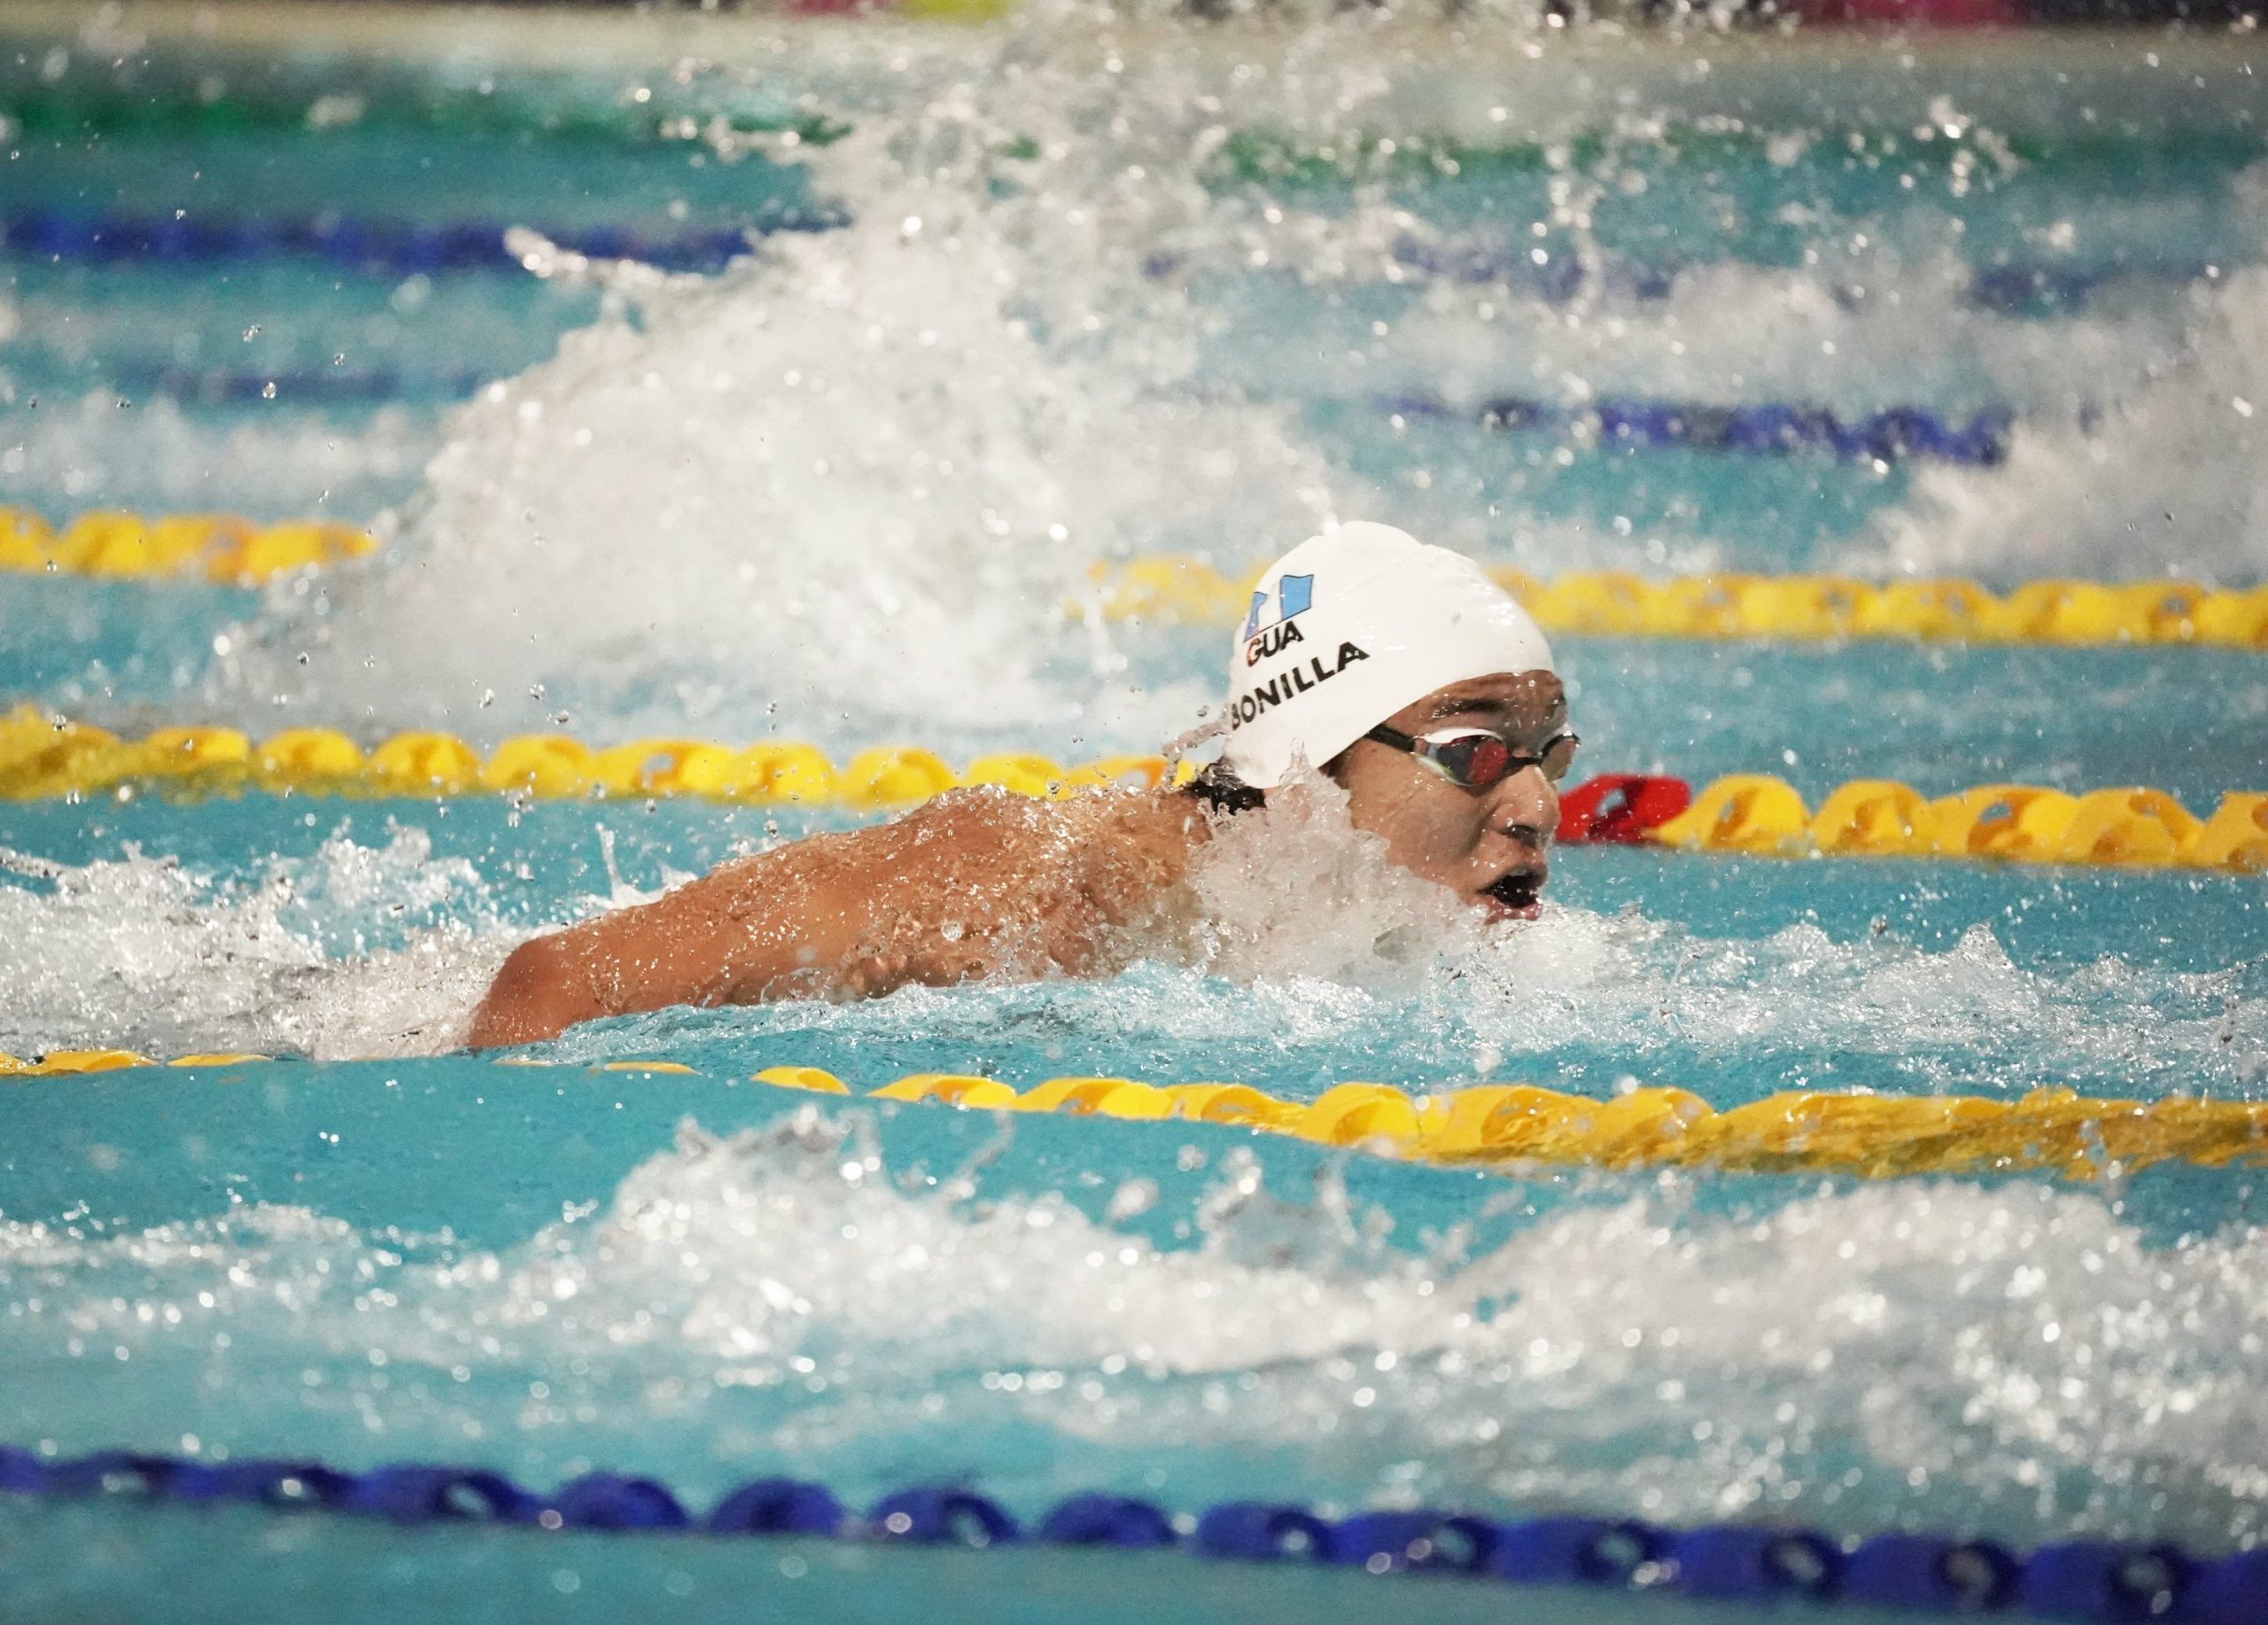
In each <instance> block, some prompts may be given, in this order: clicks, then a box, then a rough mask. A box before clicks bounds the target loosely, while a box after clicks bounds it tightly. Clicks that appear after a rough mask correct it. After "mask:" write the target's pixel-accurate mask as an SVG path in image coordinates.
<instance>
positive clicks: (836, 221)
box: [0, 207, 843, 274]
mask: <svg viewBox="0 0 2268 1625" xmlns="http://www.w3.org/2000/svg"><path fill="white" fill-rule="evenodd" d="M842 223H843V222H842V217H841V216H840V215H838V214H833V213H830V212H827V211H825V210H813V209H789V208H784V207H783V208H781V209H778V210H775V211H773V212H772V213H770V214H766V215H765V216H764V217H763V218H762V219H761V220H759V221H757V222H754V223H751V224H750V225H747V226H730V227H707V228H701V229H690V230H680V231H669V232H656V231H640V230H636V229H631V228H628V227H623V226H584V227H563V228H559V229H545V230H543V232H542V235H543V236H545V237H548V238H549V239H550V240H551V241H552V242H554V243H556V244H558V245H560V246H561V247H562V248H566V249H571V250H572V251H573V252H575V253H579V254H587V255H589V256H590V257H591V258H593V259H602V260H641V261H643V262H644V263H646V264H648V265H651V266H655V267H656V268H660V269H662V270H667V271H703V272H706V271H717V270H721V269H723V268H724V267H725V266H726V263H727V262H728V261H730V260H734V259H737V258H738V257H740V256H741V255H742V254H745V253H748V252H749V238H750V237H751V236H755V235H762V234H764V233H767V232H773V231H824V230H828V229H832V228H834V227H835V226H838V225H840V224H842ZM504 230H505V222H501V221H480V220H473V221H447V222H439V223H431V224H416V223H413V222H405V221H388V220H358V219H354V218H353V217H351V216H343V215H337V214H321V215H315V216H312V217H308V218H303V219H296V220H268V219H257V218H242V219H231V218H227V217H221V216H205V215H196V214H190V215H184V216H183V217H181V218H178V219H176V218H175V217H174V216H172V215H164V216H146V215H122V214H70V213H65V212H62V211H57V210H35V211H32V212H30V213H27V214H15V215H12V216H9V217H7V218H6V219H5V220H4V221H0V244H4V245H5V246H6V248H7V249H8V251H9V252H10V253H17V254H27V255H32V256H35V257H37V258H41V259H46V260H67V261H73V262H90V263H95V264H103V263H109V262H115V261H121V260H152V261H158V262H160V263H166V262H170V263H174V264H181V265H210V264H214V263H216V262H219V261H222V260H264V259H273V258H277V257H280V256H308V255H311V256H314V257H315V258H318V259H321V260H325V261H327V262H328V263H330V264H331V265H333V266H336V267H338V268H340V269H343V270H353V271H383V272H385V273H388V274H397V273H408V272H425V273H429V274H431V273H434V272H442V271H468V270H491V269H500V268H504V267H507V266H516V265H517V264H518V263H519V262H518V260H516V259H514V258H513V256H512V253H511V252H510V251H509V249H507V248H506V247H505V246H504Z"/></svg>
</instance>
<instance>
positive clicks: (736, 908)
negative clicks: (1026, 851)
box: [465, 836, 872, 1049]
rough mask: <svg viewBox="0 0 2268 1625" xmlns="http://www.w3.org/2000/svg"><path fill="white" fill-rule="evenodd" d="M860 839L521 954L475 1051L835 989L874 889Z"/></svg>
mask: <svg viewBox="0 0 2268 1625" xmlns="http://www.w3.org/2000/svg"><path fill="white" fill-rule="evenodd" d="M863 844H864V843H862V842H860V841H858V838H857V837H855V836H851V837H842V836H838V837H835V838H834V839H833V840H831V841H823V842H812V843H806V844H804V846H801V847H797V848H789V849H788V850H785V851H778V852H772V853H767V854H765V856H763V857H761V858H754V859H746V860H744V861H742V862H740V863H735V864H729V865H727V866H726V867H723V868H720V869H718V870H717V871H715V872H714V873H712V874H710V875H705V876H703V878H702V879H700V880H697V881H694V882H691V883H690V884H687V885H684V886H680V887H679V888H678V889H677V890H674V891H672V892H670V893H668V894H667V895H666V896H664V897H662V898H657V899H656V900H655V901H654V902H651V903H646V904H641V905H639V906H636V907H633V908H625V909H619V910H617V911H616V912H614V913H612V914H604V915H602V916H600V917H599V918H597V919H595V920H586V921H584V922H583V923H581V924H580V925H576V926H571V927H569V928H568V929H565V930H563V931H558V932H555V933H553V934H552V935H551V936H548V937H535V938H533V939H532V940H530V941H528V942H524V943H522V944H521V945H519V946H518V947H517V948H515V949H514V950H513V951H512V952H511V955H510V957H509V958H508V959H506V960H505V961H504V964H503V967H502V968H501V969H500V970H498V972H497V973H496V980H495V982H494V983H493V984H492V985H491V986H490V988H489V990H488V994H487V997H486V998H485V999H482V1000H481V1004H480V1008H479V1009H478V1011H476V1012H475V1013H474V1015H473V1018H472V1027H471V1030H470V1032H468V1033H467V1035H466V1038H465V1042H466V1043H467V1044H468V1045H469V1046H470V1047H472V1048H474V1049H486V1048H491V1047H493V1046H498V1045H506V1044H532V1043H535V1042H537V1041H538V1040H540V1039H543V1038H555V1037H557V1036H558V1035H559V1034H560V1033H562V1032H564V1031H565V1030H567V1029H568V1028H570V1027H572V1026H574V1025H575V1024H576V1023H577V1022H588V1021H595V1020H598V1019H599V1018H601V1017H602V1016H609V1015H631V1014H633V1013H635V1012H637V1011H641V1010H658V1009H661V1008H663V1007H666V1006H669V1005H680V1004H683V1005H718V1004H730V1003H740V1002H752V1001H754V1000H757V999H762V998H764V997H765V996H766V994H767V993H775V992H781V991H788V990H789V989H793V990H794V991H802V992H817V993H824V992H827V991H831V989H832V985H833V984H834V982H835V980H836V979H837V978H836V977H835V976H833V975H831V974H830V973H831V972H832V971H833V969H834V968H835V967H839V966H841V965H842V964H843V962H844V961H845V960H846V959H848V958H849V957H850V949H851V946H852V945H853V944H855V943H856V941H857V940H858V936H859V933H860V931H861V929H862V927H863V925H864V921H865V917H866V909H865V899H866V898H867V897H869V896H871V895H872V888H871V885H870V883H869V879H868V877H867V876H866V873H865V870H866V867H868V866H867V864H866V862H864V861H862V859H865V857H866V854H865V853H864V852H863V851H860V850H859V848H860V847H861V846H862V845H863Z"/></svg>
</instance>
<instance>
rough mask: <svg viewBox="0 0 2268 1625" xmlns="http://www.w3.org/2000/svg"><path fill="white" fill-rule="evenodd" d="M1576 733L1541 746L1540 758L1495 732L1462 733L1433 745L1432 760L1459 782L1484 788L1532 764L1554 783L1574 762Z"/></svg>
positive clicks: (1473, 787)
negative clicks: (1521, 750)
mask: <svg viewBox="0 0 2268 1625" xmlns="http://www.w3.org/2000/svg"><path fill="white" fill-rule="evenodd" d="M1575 744H1576V740H1575V736H1574V735H1573V734H1562V735H1559V736H1558V737H1557V738H1556V739H1554V740H1552V741H1551V742H1550V743H1549V744H1547V745H1545V746H1544V747H1543V754H1542V756H1540V757H1535V756H1523V755H1520V754H1518V753H1517V752H1515V751H1514V750H1512V748H1511V746H1510V745H1508V744H1506V743H1504V742H1503V740H1501V739H1499V738H1497V737H1496V736H1495V735H1494V734H1462V735H1458V736H1457V737H1456V738H1455V739H1446V740H1442V741H1440V742H1439V743H1435V744H1434V746H1433V759H1434V760H1435V761H1437V762H1439V763H1440V764H1441V766H1442V767H1443V768H1444V769H1445V770H1446V771H1447V772H1448V774H1449V776H1450V777H1451V778H1453V779H1455V780H1456V781H1457V782H1458V783H1459V784H1464V785H1469V786H1471V787H1472V789H1487V788H1488V786H1490V785H1492V784H1495V783H1497V782H1499V781H1502V780H1503V779H1504V778H1505V777H1506V776H1507V775H1509V774H1513V773H1517V772H1518V771H1519V769H1521V768H1523V767H1526V766H1530V765H1534V766H1538V767H1541V768H1542V769H1543V776H1544V777H1545V778H1547V779H1549V780H1550V781H1552V782H1553V783H1554V784H1557V783H1558V782H1559V781H1561V780H1562V779H1564V778H1565V777H1566V776H1567V774H1568V770H1569V769H1571V768H1573V766H1574V765H1575Z"/></svg>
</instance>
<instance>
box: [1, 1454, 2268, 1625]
mask: <svg viewBox="0 0 2268 1625" xmlns="http://www.w3.org/2000/svg"><path fill="white" fill-rule="evenodd" d="M0 1492H4V1493H11V1494H14V1495H19V1496H25V1497H33V1496H38V1497H53V1498H58V1499H72V1500H82V1501H83V1500H93V1499H98V1498H99V1499H104V1500H109V1501H114V1502H125V1501H135V1502H158V1503H168V1504H181V1505H189V1506H211V1505H216V1504H231V1503H234V1504H248V1505H256V1506H263V1507H268V1508H270V1509H273V1510H275V1511H277V1512H330V1513H337V1514H341V1515H346V1516H360V1517H367V1518H382V1519H386V1520H391V1521H392V1522H393V1523H396V1524H399V1525H402V1526H405V1527H410V1528H416V1527H421V1526H427V1525H432V1524H475V1523H485V1524H498V1525H508V1526H511V1527H515V1528H525V1529H529V1530H532V1531H542V1532H557V1531H560V1530H566V1529H575V1530H583V1531H604V1532H607V1533H611V1534H622V1535H629V1534H656V1535H670V1536H680V1537H682V1536H717V1537H734V1536H738V1537H751V1536H805V1537H815V1538H821V1539H834V1540H846V1541H863V1542H869V1543H880V1544H897V1545H905V1546H925V1547H940V1546H944V1547H975V1548H991V1547H1002V1546H1014V1545H1019V1544H1024V1543H1031V1544H1038V1545H1051V1546H1074V1547H1091V1548H1116V1549H1120V1550H1164V1549H1177V1550H1180V1551H1185V1552H1187V1553H1190V1554H1191V1555H1192V1556H1196V1557H1201V1558H1208V1559H1216V1560H1225V1561H1235V1562H1246V1563H1282V1562H1293V1563H1314V1564H1320V1565H1324V1566H1328V1567H1339V1568H1346V1569H1352V1570H1356V1571H1361V1572H1365V1573H1368V1574H1397V1573H1424V1574H1436V1575H1441V1574H1462V1575H1465V1576H1469V1577H1471V1578H1473V1579H1476V1580H1493V1581H1498V1582H1510V1583H1512V1584H1517V1585H1559V1586H1568V1585H1580V1586H1588V1587H1591V1588H1594V1589H1604V1590H1648V1591H1656V1592H1669V1593H1674V1594H1680V1595H1682V1596H1685V1597H1689V1598H1704V1599H1714V1600H1728V1601H1755V1602H1768V1601H1808V1602H1811V1603H1814V1604H1820V1603H1830V1604H1846V1605H1852V1606H1876V1607H1891V1608H1905V1609H1930V1610H1932V1611H1937V1612H1941V1613H1982V1612H1992V1613H2000V1612H2007V1611H2010V1610H2022V1611H2023V1612H2024V1613H2028V1614H2031V1616H2033V1617H2035V1618H2046V1619H2056V1620H2072V1621H2125V1620H2163V1621H2168V1622H2169V1625H2260V1622H2261V1621H2268V1548H2264V1549H2259V1550H2255V1551H2241V1552H2237V1553H2233V1554H2232V1555H2229V1556H2225V1557H2221V1558H2202V1557H2197V1556H2193V1555H2191V1554H2190V1553H2188V1552H2186V1551H2182V1550H2180V1549H2179V1548H2178V1547H2174V1546H2170V1545H2165V1544H2149V1545H2145V1544H2140V1543H2121V1542H2115V1541H2101V1540H2085V1539H2078V1540H2067V1541H2058V1542H2054V1543H2049V1544H2047V1545H2043V1546H2040V1547H2038V1548H2036V1549H2034V1550H2033V1551H2030V1552H2026V1553H2022V1554H2019V1553H2017V1552H2016V1551H2013V1550H2011V1549H2010V1548H2009V1547H2008V1546H2005V1545H2003V1544H2001V1543H1998V1542H1995V1541H1991V1540H1981V1539H1974V1538H1966V1537H1961V1536H1948V1535H1930V1534H1911V1533H1903V1532H1900V1533H1892V1534H1884V1535H1876V1536H1870V1537H1867V1538H1863V1539H1837V1537H1836V1536H1831V1535H1829V1534H1827V1533H1825V1532H1823V1531H1821V1530H1818V1529H1811V1528H1800V1527H1791V1526H1785V1525H1782V1526H1756V1525H1746V1524H1704V1525H1700V1526H1698V1527H1697V1528H1666V1527H1664V1526H1661V1525H1657V1524H1651V1523H1644V1522H1640V1521H1637V1520H1631V1519H1615V1518H1596V1517H1586V1516H1582V1515H1580V1514H1568V1515H1561V1516H1557V1517H1543V1518H1526V1519H1514V1520H1498V1519H1493V1518H1486V1517H1478V1516H1474V1515H1472V1514H1469V1513H1457V1512H1442V1511H1440V1510H1437V1509H1433V1508H1406V1509H1404V1508H1395V1509H1391V1510H1378V1511H1371V1512H1356V1513H1355V1514H1353V1515H1352V1516H1349V1517H1346V1518H1332V1517H1330V1516H1327V1515H1325V1514H1324V1513H1322V1512H1318V1511H1317V1510H1314V1509H1311V1508H1309V1507H1307V1506H1302V1505H1298V1504H1289V1503H1282V1502H1269V1501H1224V1502H1219V1503H1216V1504H1213V1505H1210V1506H1208V1507H1206V1508H1204V1509H1203V1510H1202V1511H1200V1512H1197V1513H1195V1514H1193V1515H1190V1514H1184V1515H1182V1516H1179V1517H1176V1516H1174V1515H1172V1514H1170V1513H1169V1512H1167V1511H1166V1510H1165V1509H1164V1508H1163V1507H1161V1506H1159V1505H1158V1504H1155V1503H1154V1502H1151V1501H1147V1500H1142V1499H1138V1498H1136V1497H1128V1496H1121V1495H1115V1494H1111V1493H1108V1492H1088V1493H1084V1494H1078V1495H1073V1496H1070V1497H1068V1498H1066V1499H1064V1500H1062V1501H1060V1502H1058V1503H1056V1504H1054V1506H1052V1508H1050V1509H1049V1510H1048V1511H1047V1512H1045V1513H1044V1514H1043V1515H1042V1516H1040V1517H1039V1518H1038V1519H1037V1520H1034V1521H1032V1522H1031V1523H1029V1524H1024V1523H1021V1522H1019V1521H1018V1520H1017V1519H1016V1518H1015V1517H1014V1515H1013V1514H1012V1513H1010V1512H1008V1510H1007V1509H1006V1507H1004V1506H1003V1505H1001V1504H1000V1503H998V1501H996V1500H993V1499H992V1498H991V1497H988V1496H985V1495H983V1494H981V1493H979V1492H978V1491H975V1490H973V1489H969V1488H967V1486H966V1485H964V1484H960V1483H952V1484H918V1485H914V1486H912V1487H910V1488H907V1489H898V1490H894V1491H891V1492H890V1493H889V1494H887V1495H884V1496H882V1497H881V1498H880V1499H878V1500H877V1501H875V1502H874V1504H873V1505H872V1506H871V1507H869V1508H867V1509H866V1512H865V1513H864V1514H863V1515H858V1514H854V1513H852V1512H850V1511H849V1510H848V1509H847V1508H846V1507H845V1505H844V1504H843V1500H842V1499H841V1498H840V1497H837V1496H836V1495H835V1493H834V1492H833V1491H831V1490H829V1489H827V1487H826V1486H824V1485H821V1484H816V1483H811V1482H807V1481H801V1480H796V1479H789V1478H760V1479H756V1480H752V1481H749V1482H747V1483H743V1484H742V1485H740V1486H738V1487H737V1488H735V1489H731V1490H729V1491H727V1492H726V1494H725V1495H724V1496H723V1497H720V1498H719V1499H718V1501H717V1502H716V1503H715V1504H713V1505H712V1506H711V1508H710V1510H709V1511H708V1512H706V1513H700V1512H695V1511H694V1510H693V1509H692V1508H691V1507H690V1506H689V1505H688V1504H687V1497H682V1496H680V1495H679V1494H677V1493H676V1492H675V1491H673V1490H672V1489H669V1488H668V1487H667V1486H666V1485H664V1484H663V1483H661V1482H659V1481H657V1480H655V1479H652V1478H647V1477H641V1476H635V1475H630V1474H625V1473H610V1472H603V1471H600V1472H591V1473H583V1474H582V1475H581V1476H579V1477H577V1478H573V1479H571V1480H569V1481H566V1482H565V1483H563V1484H561V1485H560V1486H558V1487H557V1488H556V1489H554V1490H552V1491H550V1492H549V1493H548V1494H545V1493H539V1492H537V1491H534V1490H532V1489H526V1488H524V1487H523V1486H522V1485H520V1484H518V1483H516V1482H514V1481H512V1480H511V1479H509V1478H508V1477H506V1476H505V1475H504V1474H502V1473H497V1472H493V1471H492V1470H490V1469H487V1468H484V1467H470V1466H449V1465H444V1464H439V1463H433V1462H424V1461H406V1462H390V1463H386V1464H384V1465H382V1466H376V1467H371V1468H368V1469H365V1470H363V1471H360V1472H356V1471H353V1470H347V1469H342V1468H338V1467H331V1466H325V1465H323V1464H322V1463H321V1462H317V1461H314V1460H307V1459H300V1460H289V1459H275V1458H252V1459H245V1460H234V1459H231V1460H204V1459H198V1458H190V1457H181V1456H168V1455H162V1454H157V1453H144V1452H140V1451H134V1450H100V1451H97V1452H95V1453H94V1454H92V1455H87V1456H76V1457H57V1456H48V1455H43V1454H40V1453H38V1452H35V1451H32V1450H21V1449H16V1448H12V1447H8V1446H0Z"/></svg>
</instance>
